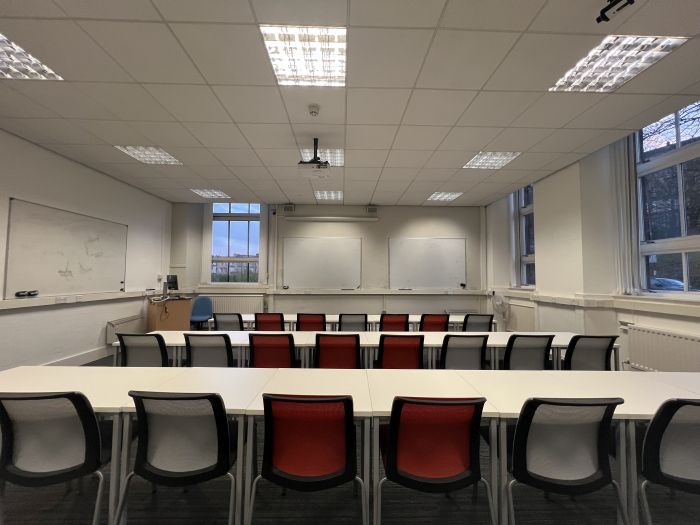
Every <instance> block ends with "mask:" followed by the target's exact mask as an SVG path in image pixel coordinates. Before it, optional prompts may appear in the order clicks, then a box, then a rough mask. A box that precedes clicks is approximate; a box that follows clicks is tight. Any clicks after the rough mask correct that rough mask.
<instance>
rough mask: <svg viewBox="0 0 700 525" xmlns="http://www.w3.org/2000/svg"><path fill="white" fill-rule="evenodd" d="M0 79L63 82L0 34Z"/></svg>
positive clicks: (48, 68)
mask: <svg viewBox="0 0 700 525" xmlns="http://www.w3.org/2000/svg"><path fill="white" fill-rule="evenodd" d="M0 78H6V79H10V80H63V78H62V77H61V76H59V75H57V74H56V73H55V72H54V71H53V70H52V69H51V68H50V67H49V66H47V65H46V64H43V63H42V62H41V61H40V60H38V59H36V58H34V57H33V56H32V55H30V54H29V53H27V52H26V51H25V50H24V49H22V48H21V47H20V46H18V45H17V44H15V43H14V42H12V41H11V40H10V39H9V38H7V37H6V36H5V35H3V34H2V33H0Z"/></svg>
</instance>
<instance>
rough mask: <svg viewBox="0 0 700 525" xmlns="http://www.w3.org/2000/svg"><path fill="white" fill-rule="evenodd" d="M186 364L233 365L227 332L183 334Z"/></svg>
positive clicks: (224, 366) (225, 366) (222, 366)
mask: <svg viewBox="0 0 700 525" xmlns="http://www.w3.org/2000/svg"><path fill="white" fill-rule="evenodd" d="M184 335H185V359H186V361H187V364H188V366H208V367H221V368H227V367H228V368H230V367H233V366H235V361H234V359H233V349H232V348H231V339H230V338H229V336H228V334H202V333H198V334H197V333H195V334H184Z"/></svg>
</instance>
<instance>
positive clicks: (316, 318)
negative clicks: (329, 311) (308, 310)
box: [297, 314, 326, 332]
mask: <svg viewBox="0 0 700 525" xmlns="http://www.w3.org/2000/svg"><path fill="white" fill-rule="evenodd" d="M297 330H299V331H300V332H325V331H326V314H297Z"/></svg>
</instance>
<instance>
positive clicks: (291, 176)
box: [258, 150, 307, 184]
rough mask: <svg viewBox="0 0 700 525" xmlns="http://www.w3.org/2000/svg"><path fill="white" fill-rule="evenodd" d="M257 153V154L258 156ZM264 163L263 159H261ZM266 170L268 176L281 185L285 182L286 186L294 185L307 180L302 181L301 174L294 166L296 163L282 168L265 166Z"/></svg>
mask: <svg viewBox="0 0 700 525" xmlns="http://www.w3.org/2000/svg"><path fill="white" fill-rule="evenodd" d="M260 151H265V150H259V152H260ZM268 151H287V150H268ZM290 151H295V150H290ZM259 152H258V154H260V153H259ZM296 154H297V157H296V158H297V161H298V159H299V152H298V151H296ZM263 161H264V159H263ZM267 170H268V171H269V172H270V174H271V175H272V176H273V177H274V178H275V180H276V181H278V182H280V183H282V182H286V183H287V184H290V182H291V183H294V184H299V183H301V182H302V181H305V180H307V179H304V177H303V172H302V171H301V170H300V169H299V168H298V167H297V166H296V162H295V163H294V164H289V163H287V164H286V165H284V166H272V165H267Z"/></svg>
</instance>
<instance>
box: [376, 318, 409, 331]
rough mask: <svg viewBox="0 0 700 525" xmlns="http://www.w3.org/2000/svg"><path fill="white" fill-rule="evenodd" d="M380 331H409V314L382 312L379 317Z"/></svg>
mask: <svg viewBox="0 0 700 525" xmlns="http://www.w3.org/2000/svg"><path fill="white" fill-rule="evenodd" d="M379 331H380V332H408V314H382V315H381V317H380V318H379Z"/></svg>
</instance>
